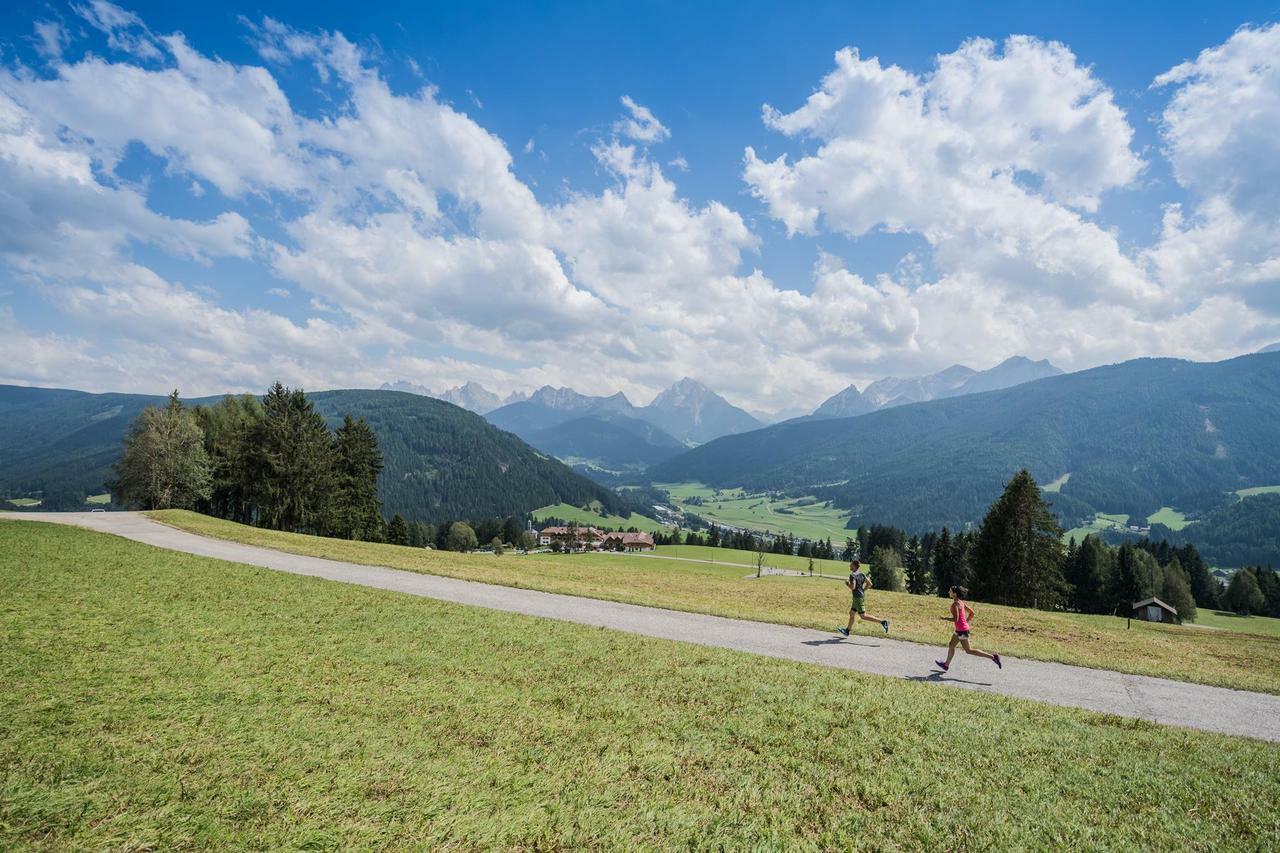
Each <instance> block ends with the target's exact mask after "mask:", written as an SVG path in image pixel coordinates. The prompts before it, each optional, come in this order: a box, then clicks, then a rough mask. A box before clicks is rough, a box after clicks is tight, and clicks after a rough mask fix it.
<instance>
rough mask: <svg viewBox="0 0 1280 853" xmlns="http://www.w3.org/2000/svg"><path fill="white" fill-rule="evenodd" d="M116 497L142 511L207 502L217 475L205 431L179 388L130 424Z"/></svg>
mask: <svg viewBox="0 0 1280 853" xmlns="http://www.w3.org/2000/svg"><path fill="white" fill-rule="evenodd" d="M116 472H117V474H118V477H119V479H118V480H117V481H116V485H115V488H114V489H113V491H114V492H115V496H116V501H117V502H118V503H122V504H125V505H126V506H136V507H140V508H141V509H170V508H173V507H180V508H189V507H191V506H193V505H195V504H196V503H197V502H198V501H203V500H207V499H208V498H209V494H210V488H211V486H210V483H211V479H212V475H211V473H210V467H209V455H208V453H207V452H205V449H204V433H202V432H201V431H200V425H199V424H197V423H196V419H195V416H194V415H192V413H191V410H190V409H187V408H186V407H185V406H183V405H182V401H181V400H180V399H179V397H178V392H177V391H174V392H173V393H172V394H170V395H169V403H168V405H166V406H165V407H164V408H163V409H161V408H156V407H155V406H147V407H146V408H145V409H143V410H142V412H141V414H139V415H138V417H137V419H136V420H134V422H133V424H132V425H131V426H130V427H129V433H128V435H126V436H125V440H124V451H123V453H121V455H120V461H119V462H118V463H116Z"/></svg>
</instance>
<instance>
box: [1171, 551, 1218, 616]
mask: <svg viewBox="0 0 1280 853" xmlns="http://www.w3.org/2000/svg"><path fill="white" fill-rule="evenodd" d="M1176 553H1177V555H1178V562H1179V563H1181V564H1182V568H1184V569H1185V570H1186V572H1187V577H1188V578H1189V579H1190V581H1191V595H1192V596H1193V597H1194V598H1195V600H1196V606H1197V607H1203V608H1208V609H1211V610H1212V609H1214V608H1216V607H1217V606H1218V580H1217V578H1215V577H1214V576H1213V573H1212V572H1210V571H1209V566H1208V564H1207V563H1205V561H1204V558H1203V557H1201V556H1200V552H1199V551H1197V550H1196V546H1195V545H1191V544H1187V545H1183V546H1182V547H1181V548H1178V549H1177V551H1176Z"/></svg>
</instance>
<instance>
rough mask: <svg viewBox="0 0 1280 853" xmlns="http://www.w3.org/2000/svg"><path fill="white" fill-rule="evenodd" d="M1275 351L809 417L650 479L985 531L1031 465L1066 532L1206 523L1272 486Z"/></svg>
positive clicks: (873, 517)
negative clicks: (1251, 491)
mask: <svg viewBox="0 0 1280 853" xmlns="http://www.w3.org/2000/svg"><path fill="white" fill-rule="evenodd" d="M1277 447H1280V354H1274V353H1273V354H1259V355H1249V356H1242V357H1240V358H1236V359H1231V360H1229V361H1223V362H1217V363H1212V364H1202V363H1194V362H1188V361H1180V360H1176V359H1137V360H1134V361H1129V362H1125V363H1123V364H1117V365H1111V366H1107V367H1100V368H1095V369H1093V370H1086V371H1082V372H1079V373H1070V374H1064V375H1060V376H1053V377H1048V378H1045V379H1041V380H1039V381H1036V382H1029V383H1025V384H1021V385H1016V386H1014V387H1010V388H1005V389H1002V390H997V391H987V392H984V393H978V394H969V395H965V396H958V397H948V398H944V399H937V400H933V401H931V402H924V403H917V404H912V405H896V406H893V407H890V408H886V409H882V410H878V411H873V412H870V413H867V414H863V415H861V416H858V417H846V418H836V419H809V420H802V421H792V422H788V423H784V424H778V425H775V426H771V427H766V428H764V429H759V430H755V431H753V432H749V433H746V434H743V435H737V436H728V437H724V438H720V439H717V440H715V441H712V442H709V443H707V444H704V445H702V446H700V447H697V448H694V449H692V450H689V451H687V452H685V453H683V454H681V455H679V456H676V457H673V458H671V459H669V460H667V461H665V462H663V463H660V464H658V465H656V466H654V467H653V468H651V469H650V471H649V473H648V476H649V477H650V478H651V480H652V481H653V482H684V481H698V482H702V483H705V484H707V485H709V486H715V487H719V488H728V487H734V486H741V487H744V488H747V489H749V490H753V491H766V490H770V491H780V492H783V493H786V494H791V495H796V496H800V495H813V496H815V497H817V498H818V499H819V500H830V501H832V503H833V505H834V506H836V507H839V508H842V509H845V510H847V511H848V512H849V513H850V516H851V522H850V523H851V524H852V525H853V526H855V527H856V526H857V524H858V523H863V522H876V521H883V522H886V523H893V524H897V525H900V526H903V527H906V528H908V529H914V530H923V529H926V528H928V529H936V528H938V527H941V526H943V525H949V526H952V527H965V526H967V525H972V524H976V523H977V522H979V521H981V519H982V516H983V514H984V512H985V511H986V509H987V507H988V506H989V505H990V504H991V502H992V501H993V500H994V499H995V498H996V497H998V496H999V494H1000V492H1001V489H1002V488H1003V486H1004V483H1005V482H1006V481H1007V480H1008V479H1009V478H1010V477H1011V476H1012V475H1013V474H1014V473H1015V472H1016V471H1017V470H1018V469H1020V468H1024V467H1025V468H1028V469H1029V470H1030V471H1031V473H1032V475H1033V476H1035V477H1036V479H1037V480H1038V481H1039V482H1041V483H1042V484H1045V485H1048V484H1051V483H1052V484H1054V487H1055V489H1056V491H1054V492H1051V493H1049V494H1048V497H1049V499H1050V500H1051V502H1052V503H1053V505H1054V508H1055V510H1056V511H1057V512H1058V513H1059V515H1060V516H1061V517H1062V519H1063V521H1064V522H1066V523H1067V525H1068V526H1074V525H1075V524H1076V523H1077V522H1079V521H1082V520H1085V519H1091V518H1092V517H1093V514H1094V513H1096V512H1106V513H1126V514H1128V515H1130V516H1131V517H1133V518H1140V519H1141V518H1146V517H1147V516H1148V515H1149V514H1152V513H1154V512H1156V511H1157V510H1158V509H1160V508H1161V507H1163V506H1170V507H1174V508H1176V509H1178V510H1181V511H1183V512H1187V513H1192V514H1199V513H1207V512H1210V511H1212V510H1213V509H1214V508H1216V507H1218V506H1221V505H1222V504H1223V503H1224V502H1225V501H1227V500H1228V499H1230V500H1234V495H1230V493H1231V492H1233V491H1234V490H1236V489H1240V488H1245V487H1250V486H1265V485H1274V484H1280V454H1278V453H1277V452H1276V448H1277Z"/></svg>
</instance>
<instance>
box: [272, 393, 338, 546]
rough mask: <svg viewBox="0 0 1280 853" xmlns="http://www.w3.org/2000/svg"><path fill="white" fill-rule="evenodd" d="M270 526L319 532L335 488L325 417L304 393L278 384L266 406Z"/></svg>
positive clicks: (296, 530)
mask: <svg viewBox="0 0 1280 853" xmlns="http://www.w3.org/2000/svg"><path fill="white" fill-rule="evenodd" d="M262 409H263V413H264V415H265V420H264V424H263V430H262V456H263V460H264V462H265V466H264V467H265V472H264V473H265V478H264V482H263V489H262V494H263V499H262V515H261V522H262V524H263V526H264V527H272V528H275V529H276V530H289V531H295V532H308V533H310V532H318V531H319V530H320V529H321V528H322V527H323V525H324V523H325V520H326V517H327V514H328V506H329V500H330V497H331V490H332V487H333V444H332V442H331V440H330V437H329V429H328V427H327V426H326V425H325V422H324V417H323V416H321V415H320V414H319V413H318V412H316V410H315V408H314V406H313V404H312V402H311V401H310V400H308V399H307V395H306V394H305V393H304V392H303V390H302V389H301V388H293V389H289V388H286V387H284V386H283V385H281V384H280V383H279V382H277V383H276V384H275V385H272V386H271V389H270V390H269V391H267V396H266V397H265V398H264V399H263V401H262Z"/></svg>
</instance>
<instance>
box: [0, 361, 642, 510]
mask: <svg viewBox="0 0 1280 853" xmlns="http://www.w3.org/2000/svg"><path fill="white" fill-rule="evenodd" d="M308 396H310V397H311V399H312V400H314V401H315V405H316V409H317V410H318V411H319V412H320V413H321V414H323V415H324V416H325V417H326V419H327V420H328V422H329V424H330V426H332V427H336V426H338V425H340V424H341V423H342V418H343V416H344V415H347V414H350V415H352V416H354V417H363V418H364V419H365V420H367V421H368V422H369V424H370V426H372V427H373V429H374V431H375V433H376V434H377V438H378V445H379V447H380V449H381V451H382V454H383V459H384V463H385V468H384V470H383V472H382V476H381V478H380V480H379V497H380V498H381V500H382V509H383V512H384V513H385V514H386V515H388V516H391V515H393V514H395V513H401V514H402V515H404V516H405V518H408V519H412V520H419V521H430V522H435V521H442V520H445V519H457V518H492V517H505V516H509V515H515V516H519V515H523V514H524V513H526V512H528V511H530V510H533V509H537V508H538V507H542V506H547V505H549V504H556V503H569V504H573V505H575V506H577V505H581V504H584V503H587V502H589V501H593V500H595V501H599V502H600V503H601V504H603V505H604V506H605V507H606V508H607V509H608V510H609V511H610V512H612V513H615V514H628V512H629V507H628V505H627V504H626V503H625V501H624V499H623V498H621V497H619V496H618V495H617V494H616V493H615V492H613V491H611V490H609V489H606V488H604V487H603V486H600V485H597V484H596V483H593V482H591V481H590V480H588V479H586V478H585V477H581V476H579V475H577V474H575V473H573V472H572V471H570V470H569V469H568V468H566V467H565V466H564V465H562V464H561V463H560V462H557V461H556V460H555V459H552V458H550V457H547V456H545V455H543V454H541V453H539V452H538V451H536V450H534V449H533V448H531V447H529V446H528V445H526V444H525V443H524V442H523V441H521V440H520V439H519V438H517V437H516V436H514V435H511V434H510V433H506V432H503V431H502V430H499V429H497V428H495V427H493V426H492V425H490V424H489V423H488V422H487V421H485V420H484V418H482V417H480V416H479V415H475V414H472V413H471V412H467V411H465V410H463V409H460V408H458V407H457V406H454V405H451V404H449V403H445V402H442V401H440V400H435V399H432V398H430V397H422V396H418V395H416V394H406V393H401V392H396V391H322V392H319V393H316V394H311V395H308ZM217 399H219V398H216V397H211V398H205V399H203V400H189V401H187V402H188V404H189V405H199V404H201V403H210V402H212V401H214V400H217ZM164 403H165V398H164V397H160V396H150V395H142V394H88V393H85V392H82V391H67V390H62V389H48V388H22V387H14V386H3V387H0V497H11V496H16V495H20V494H29V493H40V494H41V495H42V497H43V498H44V500H43V504H42V508H46V509H79V508H81V507H82V505H83V502H84V497H85V496H86V495H90V494H96V493H99V492H102V491H105V490H106V484H107V483H108V482H110V481H111V480H113V479H114V478H115V471H114V468H113V466H114V464H115V462H116V460H117V459H118V458H119V456H120V451H121V447H122V443H123V440H124V436H125V433H126V432H127V431H128V429H129V425H130V424H131V423H132V422H133V420H134V419H135V418H136V417H137V416H138V414H139V413H140V412H141V411H142V409H143V408H145V407H146V406H147V405H149V404H150V405H157V406H160V405H164Z"/></svg>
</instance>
